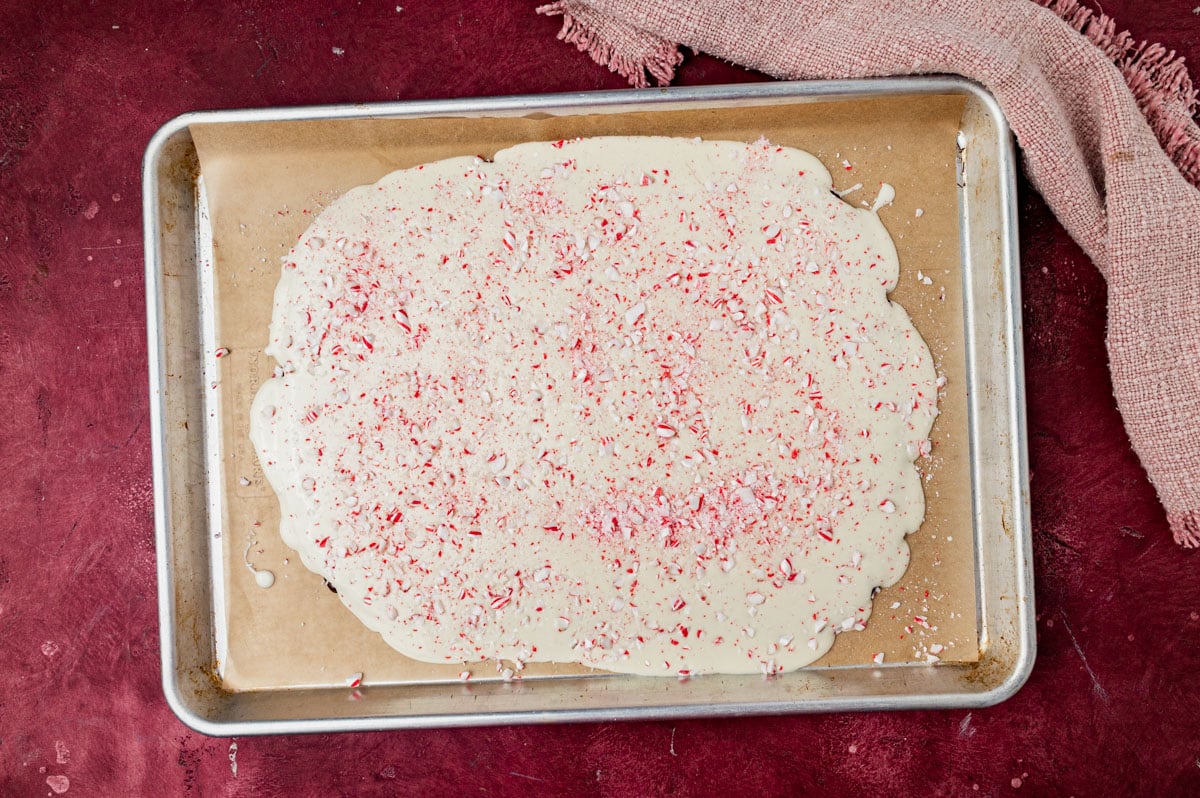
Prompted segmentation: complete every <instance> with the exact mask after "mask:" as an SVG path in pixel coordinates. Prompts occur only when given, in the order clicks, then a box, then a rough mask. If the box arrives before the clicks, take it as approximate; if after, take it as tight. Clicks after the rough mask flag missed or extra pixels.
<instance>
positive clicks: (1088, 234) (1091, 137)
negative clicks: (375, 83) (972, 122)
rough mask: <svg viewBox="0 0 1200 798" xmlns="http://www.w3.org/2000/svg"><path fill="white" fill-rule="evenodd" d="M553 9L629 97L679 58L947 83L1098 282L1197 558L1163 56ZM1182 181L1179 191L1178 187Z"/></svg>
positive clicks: (1193, 355) (657, 10) (1194, 221)
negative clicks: (982, 114) (1004, 134)
mask: <svg viewBox="0 0 1200 798" xmlns="http://www.w3.org/2000/svg"><path fill="white" fill-rule="evenodd" d="M1048 2H1049V3H1050V4H1051V6H1052V7H1051V8H1045V7H1043V6H1041V5H1038V4H1036V3H1033V2H1030V0H988V2H973V1H972V0H934V1H932V2H931V1H930V0H836V1H835V0H761V2H754V1H753V0H693V2H672V0H563V1H562V2H556V3H553V4H551V5H547V6H542V7H541V8H539V9H538V12H539V13H542V14H548V15H562V16H563V21H564V24H563V29H562V32H561V33H560V34H559V38H560V39H564V40H565V41H567V42H570V43H573V44H575V45H577V46H578V47H579V49H580V50H583V51H585V52H587V53H588V54H590V55H591V56H592V57H593V58H595V59H596V60H597V61H599V62H600V63H602V64H605V65H607V66H609V67H610V68H611V69H613V70H615V71H617V72H620V73H621V74H622V75H624V76H625V77H626V78H628V79H629V81H630V82H631V83H632V84H634V85H635V86H646V85H648V83H649V81H648V77H652V78H654V79H655V80H656V81H657V82H658V83H660V84H665V83H667V82H669V81H670V80H671V78H672V77H673V75H674V72H675V67H676V66H678V64H679V63H680V61H681V60H682V55H681V53H680V45H684V46H687V47H691V48H694V49H696V50H699V51H702V52H706V53H710V54H712V55H716V56H719V57H721V58H725V59H727V60H729V61H733V62H736V63H738V64H741V65H743V66H747V67H750V68H753V69H757V70H760V71H762V72H766V73H769V74H771V75H774V76H776V77H780V78H790V79H795V78H846V77H875V76H882V75H900V74H921V73H924V74H929V73H956V74H960V75H964V76H966V77H968V78H971V79H973V80H976V81H978V82H979V83H981V84H983V85H985V86H987V87H988V89H989V90H990V91H991V92H992V94H993V95H994V96H995V97H996V99H997V100H998V101H999V103H1000V105H1001V106H1002V107H1003V108H1004V112H1005V114H1006V115H1007V117H1008V121H1009V124H1010V125H1011V126H1012V128H1013V130H1014V131H1015V133H1016V136H1017V140H1018V143H1019V144H1020V146H1021V149H1022V152H1023V154H1024V158H1025V164H1026V169H1027V172H1028V174H1029V177H1030V180H1031V181H1032V182H1033V185H1034V186H1035V187H1036V188H1037V189H1038V191H1040V192H1041V194H1042V195H1043V196H1044V197H1045V199H1046V202H1047V203H1048V204H1049V206H1050V208H1051V209H1052V210H1053V211H1054V213H1055V215H1056V216H1057V217H1058V219H1059V220H1060V221H1061V222H1062V224H1063V226H1064V227H1066V229H1067V231H1068V232H1069V233H1070V234H1071V236H1072V237H1073V238H1074V239H1075V241H1076V242H1078V243H1079V245H1080V246H1081V247H1082V248H1083V250H1084V251H1085V252H1087V254H1088V255H1089V256H1090V257H1091V258H1092V260H1093V261H1094V262H1095V264H1096V266H1097V267H1098V268H1099V269H1100V272H1101V273H1102V274H1103V275H1104V277H1105V279H1106V280H1107V282H1108V297H1109V298H1108V302H1109V306H1108V354H1109V365H1110V369H1111V371H1112V381H1113V391H1114V393H1115V395H1116V399H1117V406H1118V407H1119V408H1120V411H1121V414H1122V416H1123V418H1124V421H1125V427H1126V429H1127V430H1128V432H1129V438H1130V440H1131V441H1132V443H1133V447H1134V450H1135V451H1136V452H1137V454H1138V456H1139V457H1140V458H1141V461H1142V464H1143V466H1144V467H1145V469H1146V473H1147V474H1148V475H1149V477H1150V481H1151V482H1152V483H1153V484H1154V486H1155V488H1156V489H1157V491H1158V495H1159V498H1160V499H1161V500H1162V503H1163V505H1164V507H1165V508H1166V511H1167V518H1168V521H1169V523H1170V525H1171V530H1172V532H1173V533H1174V535H1175V540H1176V541H1177V542H1179V543H1180V544H1182V545H1183V546H1185V547H1188V548H1193V547H1200V191H1198V190H1197V188H1196V186H1195V185H1193V183H1200V129H1198V128H1197V126H1196V124H1195V121H1194V120H1193V118H1192V117H1193V114H1194V113H1195V111H1196V91H1195V89H1194V88H1193V87H1192V83H1191V81H1190V80H1189V78H1188V75H1187V71H1186V69H1185V67H1184V65H1183V63H1182V61H1181V60H1180V59H1177V58H1176V57H1175V54H1174V53H1168V52H1166V51H1165V50H1164V49H1163V48H1162V47H1161V46H1159V45H1147V44H1144V43H1142V44H1138V43H1136V42H1134V41H1133V40H1132V38H1131V37H1130V36H1129V34H1127V33H1117V32H1116V28H1115V25H1114V24H1113V22H1112V21H1111V20H1110V19H1108V18H1107V17H1105V16H1102V15H1096V14H1093V13H1092V12H1091V11H1089V10H1087V9H1085V8H1081V7H1080V6H1079V5H1078V4H1077V3H1076V2H1075V0H1057V2H1055V0H1048ZM1189 181H1190V182H1189Z"/></svg>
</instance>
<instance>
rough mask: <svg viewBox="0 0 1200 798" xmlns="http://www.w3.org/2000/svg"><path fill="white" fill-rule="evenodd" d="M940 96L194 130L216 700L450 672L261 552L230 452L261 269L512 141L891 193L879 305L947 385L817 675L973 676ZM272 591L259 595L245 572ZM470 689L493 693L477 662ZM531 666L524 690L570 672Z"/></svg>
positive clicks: (252, 464) (962, 428)
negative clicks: (201, 222)
mask: <svg viewBox="0 0 1200 798" xmlns="http://www.w3.org/2000/svg"><path fill="white" fill-rule="evenodd" d="M962 108H963V100H962V98H960V97H953V96H923V95H910V96H897V97H894V98H884V99H870V100H854V101H829V102H821V103H815V104H812V103H797V104H784V105H778V104H774V105H764V106H756V107H742V108H710V109H700V110H687V111H655V110H651V111H645V112H637V113H619V114H595V115H574V116H546V115H544V114H539V115H537V117H536V118H500V117H491V118H456V117H454V118H452V117H441V118H421V119H391V120H386V119H374V120H327V121H315V122H252V123H241V124H209V125H196V126H193V127H192V128H191V133H192V136H193V139H194V141H195V144H196V148H197V151H198V154H199V158H200V168H201V174H202V175H203V181H204V186H205V191H206V194H207V199H208V205H209V212H210V218H211V222H212V229H213V254H214V263H213V270H214V276H215V287H214V302H215V307H214V309H213V311H214V316H215V323H216V343H217V345H218V346H220V347H223V348H226V349H228V350H229V353H228V355H227V356H225V357H222V358H221V359H220V360H219V361H217V366H218V387H217V388H216V389H215V390H218V391H219V392H220V408H221V410H220V413H219V416H220V418H219V423H220V425H221V440H222V443H223V447H224V450H223V453H222V454H223V463H224V473H223V474H222V475H221V478H222V480H223V483H224V506H223V508H222V513H223V517H222V518H221V519H220V521H221V522H222V523H221V528H220V534H221V538H220V541H221V548H222V560H221V566H222V567H221V569H220V571H221V573H220V574H219V576H218V578H219V580H221V581H222V582H223V583H222V584H218V585H217V590H218V591H222V592H223V594H224V597H225V601H224V611H225V615H226V618H225V620H226V624H225V629H226V635H225V640H223V641H222V645H221V646H219V649H220V650H221V652H222V654H223V656H222V657H221V658H220V660H219V661H218V662H217V663H216V671H217V673H218V674H219V676H220V678H221V679H222V682H223V686H224V687H225V689H228V690H233V691H238V690H258V689H279V688H287V687H307V686H320V685H328V686H338V685H344V684H346V683H347V680H349V679H351V678H352V677H353V676H355V675H356V674H360V673H361V674H362V675H363V679H364V681H365V682H367V683H372V682H374V683H381V682H390V683H405V682H428V681H436V680H448V679H457V678H458V674H459V672H460V671H462V670H464V667H463V666H460V665H432V664H427V663H422V662H416V661H414V660H411V659H409V658H407V657H404V656H402V655H401V654H399V653H397V652H396V651H394V650H393V649H392V648H391V647H389V646H388V645H386V644H385V643H384V642H383V640H382V638H380V637H379V636H378V635H376V634H375V633H373V632H371V631H369V630H368V629H366V627H364V626H363V625H362V624H361V623H360V622H359V621H358V619H357V618H355V617H354V616H353V615H352V614H351V613H350V612H349V611H348V610H347V609H346V608H345V607H344V606H342V604H341V601H340V600H339V599H338V597H337V596H336V595H334V594H333V593H332V592H330V590H329V589H328V588H327V587H326V586H325V584H324V583H323V580H322V579H321V578H320V577H319V576H316V575H315V574H313V573H311V572H309V571H308V570H307V569H305V568H304V566H303V565H302V564H301V563H300V559H299V557H298V556H296V554H295V553H294V552H292V551H291V550H290V549H288V548H287V547H286V546H285V545H284V544H283V542H282V540H281V539H280V537H279V531H278V526H279V505H278V501H277V500H276V498H275V495H274V493H273V491H272V490H271V487H270V485H269V484H268V483H267V482H266V479H265V477H264V475H263V473H262V471H261V469H260V466H259V464H258V459H257V457H256V455H255V452H254V449H253V447H252V445H251V443H250V440H249V437H248V430H249V408H250V402H251V400H252V399H253V397H254V394H255V393H256V391H257V390H258V387H259V386H260V385H261V384H262V382H263V381H264V380H265V379H267V378H268V377H270V375H271V371H272V369H273V367H274V365H275V363H274V361H272V360H271V359H270V358H267V357H266V356H265V355H264V354H263V353H262V349H263V347H264V346H265V345H266V343H267V337H268V325H269V323H270V320H271V312H272V305H273V295H274V289H275V284H276V282H277V280H278V278H279V273H280V258H281V257H282V256H283V255H285V254H286V253H287V251H288V250H289V249H290V248H291V246H292V245H293V243H294V242H295V241H296V239H297V238H298V237H299V235H300V234H301V233H302V232H303V231H304V230H305V229H306V228H307V227H308V225H309V224H310V223H311V222H312V221H313V219H315V218H316V216H317V215H318V214H319V213H320V212H321V210H322V209H323V208H325V207H326V206H328V205H329V204H330V203H331V202H333V201H334V200H336V199H337V198H338V197H339V196H340V195H341V194H342V193H343V192H345V191H347V190H348V189H350V188H353V187H354V186H357V185H361V184H367V183H372V182H374V181H376V180H378V179H379V178H381V177H382V176H384V175H385V174H387V173H388V172H390V171H393V170H395V169H402V168H406V167H410V166H415V165H417V164H420V163H427V162H430V161H435V160H439V159H442V158H448V157H453V156H458V155H480V156H483V157H490V156H491V155H492V154H493V153H495V152H496V151H497V150H500V149H503V148H504V147H507V146H511V145H513V144H517V143H520V142H524V141H543V140H557V139H560V138H572V137H575V136H597V135H673V136H685V137H694V136H699V137H702V138H705V139H710V140H718V139H726V140H738V141H754V140H757V139H759V138H760V137H766V138H767V139H768V140H770V141H771V142H773V143H776V144H783V145H788V146H793V147H798V148H800V149H804V150H807V151H809V152H811V153H813V154H814V155H816V156H817V157H818V158H820V159H821V161H822V162H823V163H824V164H825V165H826V167H827V168H828V169H829V171H830V172H831V173H832V174H833V179H834V184H835V189H837V190H839V191H845V190H847V189H852V187H854V186H855V185H860V186H861V187H860V188H857V189H854V190H850V191H849V192H848V193H846V194H845V197H844V198H845V200H846V201H847V202H850V203H852V204H855V205H864V204H866V205H870V204H871V203H872V202H873V201H874V200H875V198H876V195H877V194H878V191H879V187H880V184H881V183H882V182H887V183H890V184H891V185H892V186H893V187H894V188H895V190H896V198H895V201H894V203H893V204H892V205H890V206H887V207H884V208H882V209H881V210H880V211H879V215H880V218H881V219H882V221H883V223H884V225H885V226H886V227H887V229H888V230H889V232H890V233H891V234H892V237H893V239H894V240H895V243H896V248H897V250H898V251H899V255H900V274H901V276H900V282H899V285H898V286H897V288H896V290H895V291H894V292H893V293H892V295H891V298H892V300H893V301H896V302H899V303H900V304H901V305H903V306H904V308H905V309H906V310H907V311H908V313H909V315H910V316H911V317H912V319H913V321H914V323H915V324H916V327H917V329H918V330H919V331H920V332H921V334H922V336H923V337H924V338H925V340H926V342H927V343H928V344H929V348H930V350H931V351H932V352H933V355H934V358H935V362H936V363H937V367H938V370H939V373H941V374H944V375H945V377H946V380H947V383H946V388H945V391H944V393H943V395H942V397H941V400H940V411H941V413H940V415H939V417H938V419H937V422H936V423H935V425H934V428H933V433H932V440H933V453H932V456H931V457H930V458H926V459H923V460H921V461H919V465H920V467H921V469H922V471H923V473H924V474H925V476H926V482H925V493H926V502H927V507H926V517H925V522H924V524H923V525H922V526H921V528H920V529H919V530H918V531H916V532H914V533H913V534H912V535H910V536H909V538H908V542H909V545H910V547H911V550H912V559H911V563H910V565H909V568H908V571H907V573H906V574H905V575H904V577H903V578H902V579H901V580H900V582H899V583H897V584H896V585H894V586H892V587H890V588H885V589H884V590H883V591H882V592H880V594H879V595H878V596H877V597H876V599H875V602H874V609H873V612H872V615H871V620H870V623H869V624H868V627H867V629H866V630H865V631H863V632H851V633H844V634H842V635H839V637H838V640H837V642H836V644H835V645H834V647H833V649H832V650H831V651H830V652H829V653H828V654H827V655H826V656H825V657H824V658H823V659H822V660H820V662H818V663H817V666H820V665H844V664H871V663H872V658H873V657H874V656H875V655H877V654H879V653H882V654H883V655H884V662H885V664H887V663H896V662H912V661H927V660H928V659H929V656H930V655H931V654H932V655H934V656H936V657H938V658H939V659H940V660H941V661H943V662H974V661H977V660H978V659H979V641H978V621H977V614H976V589H975V570H976V563H975V556H976V554H975V551H974V545H973V535H972V527H971V489H970V470H969V469H970V465H969V459H968V446H967V444H968V441H967V409H966V391H967V385H966V369H965V350H964V317H963V306H962V263H961V258H960V254H959V246H960V239H959V223H958V199H957V196H958V195H957V187H956V184H955V181H956V174H955V172H956V170H955V162H956V136H957V133H958V130H959V122H960V119H961V116H962ZM247 560H248V562H249V563H250V564H251V565H253V567H254V568H256V569H259V570H268V571H270V572H272V574H274V577H275V582H274V584H273V585H272V586H271V587H270V588H266V589H264V588H262V587H259V586H258V585H257V584H256V582H255V578H254V574H253V573H252V571H251V569H250V568H249V567H247V565H246V561H247ZM469 670H471V671H472V674H473V678H477V679H478V678H488V677H495V675H496V670H495V668H494V667H493V666H492V665H490V664H487V663H474V664H471V665H470V666H469ZM581 672H586V669H584V668H581V667H579V666H576V665H558V664H537V663H535V664H532V665H529V666H527V667H526V670H525V671H524V672H523V674H522V675H523V677H524V678H526V679H529V678H536V677H537V676H541V675H552V674H553V675H556V674H566V673H581Z"/></svg>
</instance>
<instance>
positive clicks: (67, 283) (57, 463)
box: [0, 0, 1200, 796]
mask: <svg viewBox="0 0 1200 798" xmlns="http://www.w3.org/2000/svg"><path fill="white" fill-rule="evenodd" d="M397 2H399V3H400V4H401V5H400V6H398V5H397V4H396V3H397ZM284 5H286V6H287V7H285V8H281V7H280V6H284ZM534 5H535V4H534V3H533V2H529V1H528V0H456V1H453V2H451V1H450V0H447V1H446V2H429V0H426V1H425V2H419V0H388V2H375V1H364V2H336V1H335V0H329V1H328V2H323V3H321V2H312V1H311V0H295V2H292V3H290V4H280V3H271V2H266V1H265V0H236V2H208V3H191V2H177V0H158V1H157V2H148V1H143V2H122V1H115V2H108V3H97V2H90V3H83V2H72V3H53V2H39V3H24V2H21V1H20V0H0V398H2V400H3V402H4V405H5V410H4V412H2V413H0V795H3V796H10V795H12V796H26V795H29V796H37V795H52V794H61V793H65V794H67V795H88V796H92V795H98V796H110V795H111V796H117V795H215V796H243V795H244V796H273V795H287V796H304V795H374V794H380V795H397V794H399V795H409V794H412V795H468V794H469V795H522V794H530V793H532V794H547V795H558V794H564V795H584V796H587V795H596V796H627V795H628V796H632V795H680V796H686V795H716V794H757V795H799V794H805V793H812V794H821V795H835V796H836V795H870V794H883V793H884V792H885V791H888V792H891V793H893V794H898V795H916V794H934V795H942V794H945V795H974V794H978V795H1008V794H1027V795H1079V796H1083V795H1134V794H1139V795H1198V794H1200V691H1198V690H1197V677H1196V673H1197V667H1198V654H1200V576H1198V573H1200V570H1198V569H1200V559H1198V557H1200V555H1198V554H1196V553H1187V552H1185V551H1183V550H1182V549H1180V548H1178V547H1177V546H1175V545H1174V544H1173V543H1172V542H1171V537H1170V534H1169V532H1168V530H1167V527H1166V520H1165V517H1164V515H1163V512H1162V510H1161V509H1160V507H1159V506H1158V504H1157V503H1156V501H1155V498H1154V492H1153V490H1152V489H1151V488H1150V486H1149V484H1148V483H1147V482H1146V479H1145V476H1144V474H1143V472H1142V470H1141V468H1140V466H1139V465H1138V463H1137V460H1136V459H1135V457H1134V455H1133V454H1132V452H1131V450H1130V448H1129V444H1128V441H1127V439H1126V437H1125V433H1124V431H1123V429H1122V427H1121V424H1120V419H1119V417H1118V415H1117V412H1116V409H1115V406H1114V402H1113V399H1112V394H1111V387H1110V384H1109V381H1108V376H1107V372H1106V368H1105V354H1104V348H1103V334H1104V304H1105V290H1104V284H1103V282H1102V281H1101V279H1100V277H1099V275H1098V274H1097V272H1096V270H1095V269H1094V268H1093V267H1092V266H1091V264H1090V263H1089V262H1088V261H1087V260H1086V258H1084V257H1083V255H1082V254H1081V253H1080V251H1079V250H1078V249H1077V248H1076V247H1075V246H1074V245H1073V244H1072V243H1071V241H1070V240H1069V239H1068V238H1067V236H1066V235H1065V233H1064V232H1063V231H1062V229H1061V228H1060V227H1059V225H1058V224H1057V223H1055V221H1054V220H1053V218H1052V217H1051V216H1050V215H1049V214H1048V212H1047V211H1046V208H1045V206H1044V205H1043V204H1042V202H1041V201H1040V199H1039V198H1038V197H1037V196H1036V195H1034V194H1033V193H1032V192H1031V191H1029V190H1028V188H1027V187H1023V188H1022V193H1021V198H1020V203H1021V208H1020V224H1021V249H1022V258H1023V266H1022V278H1023V280H1024V288H1023V295H1024V309H1025V344H1026V369H1027V380H1028V393H1029V428H1030V441H1029V444H1030V454H1031V459H1032V468H1033V530H1034V550H1035V556H1036V579H1037V607H1038V615H1037V617H1038V623H1037V631H1038V648H1039V651H1038V658H1037V665H1036V667H1035V669H1034V672H1033V676H1032V677H1031V679H1030V680H1029V683H1028V685H1027V686H1026V687H1025V688H1024V689H1022V690H1021V691H1020V693H1018V694H1017V695H1016V697H1015V698H1013V699H1011V700H1010V701H1008V702H1007V703H1005V704H1003V705H1001V706H999V707H994V708H991V709H984V710H975V711H973V712H963V711H957V712H906V713H891V714H859V715H820V716H788V717H775V718H752V719H730V720H714V721H681V722H655V723H623V724H576V725H563V726H541V727H536V726H535V727H500V728H479V729H461V730H450V731H422V732H392V733H369V734H343V735H319V736H307V737H268V738H241V739H237V740H227V739H210V738H207V737H204V736H202V735H198V734H196V733H194V732H191V731H189V730H188V729H187V728H185V727H184V726H183V725H182V724H180V723H179V722H178V721H177V720H176V719H175V717H174V716H173V715H172V714H171V712H170V710H168V708H167V707H166V705H165V703H164V701H163V698H162V694H161V690H160V687H159V659H158V657H159V654H158V630H157V623H156V609H155V594H154V589H155V583H154V543H153V529H152V507H151V485H150V443H149V433H148V426H149V424H148V418H147V416H148V410H147V388H146V347H145V342H144V335H145V314H144V310H143V307H144V293H143V281H142V268H143V262H142V250H141V246H142V235H141V204H140V202H141V198H140V190H139V165H140V159H141V156H142V153H143V151H144V149H145V146H146V143H147V141H148V140H149V138H150V136H151V135H152V134H153V133H154V131H155V130H156V129H157V128H158V127H159V126H160V125H161V124H163V123H164V122H165V121H167V120H168V119H169V118H171V117H172V116H174V115H176V114H179V113H182V112H184V111H190V110H197V109H206V108H228V107H243V106H246V107H250V106H275V105H296V104H309V103H332V102H347V101H355V102H357V101H361V102H368V101H373V100H395V99H413V98H431V97H459V96H469V95H494V94H508V93H523V92H550V91H564V90H580V89H598V88H618V87H621V86H622V81H621V79H620V78H618V77H617V76H615V75H613V74H610V73H609V72H608V71H607V70H605V69H603V68H602V67H598V66H596V65H595V64H593V63H592V62H591V61H590V60H589V59H588V58H587V57H586V56H584V55H582V54H580V53H578V52H576V51H575V50H574V48H572V47H568V46H565V45H563V44H561V43H559V42H556V41H555V39H554V35H555V33H556V32H557V29H558V24H559V23H558V21H556V20H550V19H545V18H540V17H537V16H535V15H534V13H533V8H534ZM1192 5H1193V3H1192V2H1186V3H1184V2H1178V0H1176V2H1170V3H1163V4H1158V3H1148V2H1143V3H1137V2H1133V0H1124V1H1123V0H1107V1H1106V3H1105V6H1104V10H1105V11H1106V12H1107V13H1108V14H1110V15H1113V16H1115V17H1116V18H1117V20H1118V21H1119V22H1120V23H1121V24H1122V25H1125V26H1127V27H1129V28H1130V29H1131V30H1132V31H1133V33H1134V34H1135V36H1137V37H1139V38H1148V39H1152V40H1157V41H1160V42H1162V43H1164V44H1165V45H1167V46H1168V47H1169V48H1174V49H1177V50H1179V51H1180V52H1182V53H1183V54H1185V55H1186V56H1187V57H1188V58H1189V60H1190V61H1191V63H1192V65H1193V67H1194V68H1195V67H1200V8H1197V9H1196V10H1193V9H1192V8H1191V6H1192ZM401 6H402V7H401ZM335 48H338V49H340V50H341V51H342V52H341V53H337V52H336V51H335ZM1193 74H1195V72H1193ZM760 79H762V77H761V76H756V75H753V74H750V73H747V72H745V71H743V70H740V69H737V68H735V67H732V66H729V65H726V64H723V63H720V62H718V61H715V60H713V59H710V58H706V57H692V58H689V59H688V60H687V62H686V64H685V65H684V66H683V68H682V69H681V71H680V74H679V81H678V82H680V83H685V84H696V83H723V82H736V81H745V80H760ZM1198 222H1200V220H1195V219H1190V220H1188V219H1181V220H1180V223H1181V224H1196V223H1198ZM1197 266H1198V267H1200V264H1198V265H1197ZM235 744H236V748H234V745H235ZM234 756H236V762H237V769H236V774H235V773H234V772H233V768H231V761H230V760H231V757H234Z"/></svg>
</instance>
